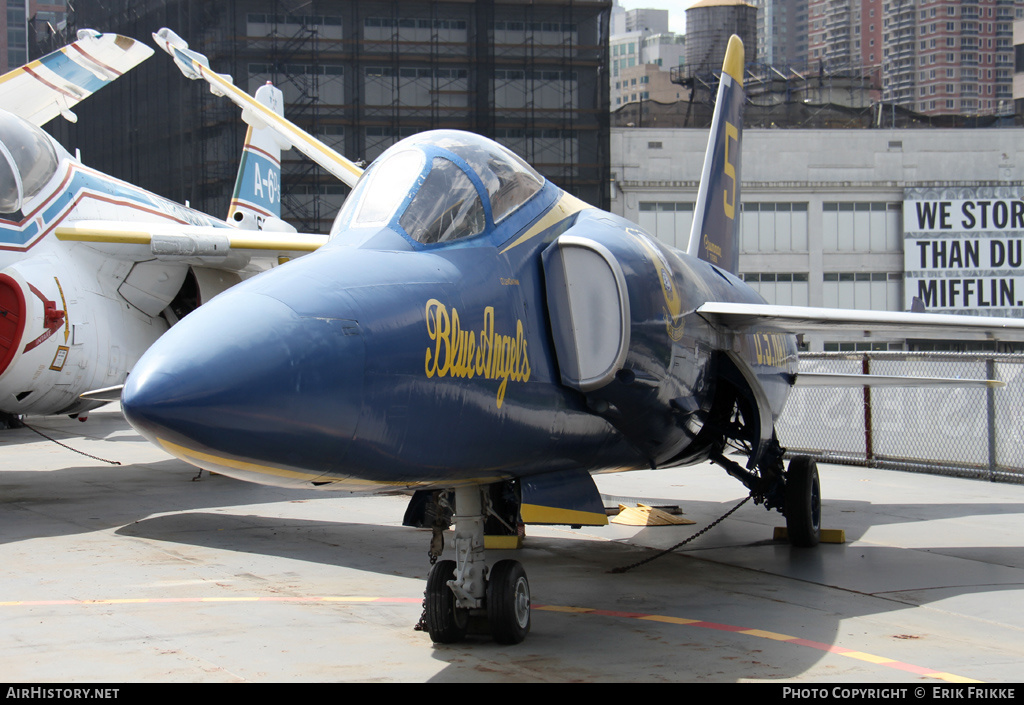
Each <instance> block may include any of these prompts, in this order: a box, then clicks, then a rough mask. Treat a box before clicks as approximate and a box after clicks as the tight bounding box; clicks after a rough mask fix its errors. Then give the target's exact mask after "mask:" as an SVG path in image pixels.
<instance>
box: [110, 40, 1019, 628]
mask: <svg viewBox="0 0 1024 705" xmlns="http://www.w3.org/2000/svg"><path fill="white" fill-rule="evenodd" d="M159 36H162V37H163V38H165V39H167V40H168V41H166V42H165V43H164V44H163V46H164V48H165V49H167V50H168V51H169V52H170V53H171V54H172V56H174V57H175V61H177V62H178V64H179V65H180V66H182V67H183V70H185V71H186V74H187V75H191V76H192V77H194V78H203V79H205V80H207V81H209V82H210V83H211V86H212V87H213V89H214V90H215V91H218V92H220V93H223V94H225V95H228V96H229V97H231V98H232V99H233V100H236V99H239V98H238V96H233V95H232V93H231V89H230V88H229V87H228V86H225V85H223V83H220V82H218V80H217V77H216V74H213V73H212V72H210V71H209V67H208V64H206V63H205V62H204V61H203V60H202V59H203V57H201V56H199V55H197V54H195V53H193V52H189V51H188V50H187V45H184V43H183V42H181V41H180V39H177V38H176V37H172V34H171V33H168V31H167V30H163V31H162V33H161V34H158V37H159ZM172 39H173V40H176V41H171V40H172ZM742 72H743V48H742V44H741V43H740V41H739V39H738V38H735V37H734V38H733V39H732V40H731V42H730V44H729V49H728V53H727V54H726V57H725V62H724V68H723V73H722V77H721V85H720V89H719V92H718V98H717V106H716V110H715V116H714V122H713V126H712V128H711V136H710V141H709V144H708V149H707V155H706V160H705V166H704V172H703V176H702V179H701V185H700V189H699V193H698V198H697V205H696V218H695V221H694V226H693V231H692V234H691V238H690V243H689V248H688V251H687V252H685V253H684V252H677V251H675V250H673V249H671V248H669V247H666V246H664V245H662V244H660V243H658V242H657V241H656V240H654V239H653V238H652V237H651V236H650V235H648V234H647V233H645V232H644V231H643V230H642V229H641V228H639V227H638V226H636V225H635V224H633V223H630V222H628V221H626V220H624V219H622V218H620V217H617V216H615V215H612V214H610V213H606V212H604V211H601V210H599V209H597V208H593V207H591V206H588V205H587V204H586V203H583V202H582V201H580V200H578V199H577V198H574V197H573V196H571V195H569V194H568V193H566V192H565V191H563V190H561V189H559V188H558V187H557V186H555V185H554V184H552V183H551V182H549V181H547V180H546V179H544V178H543V177H542V176H541V175H540V174H538V173H537V172H536V171H535V170H534V169H533V168H531V167H530V166H529V165H528V164H526V163H525V162H524V161H523V160H522V159H520V158H519V157H517V156H516V155H515V154H513V153H512V152H510V151H509V150H507V149H505V148H504V147H502V146H500V145H498V144H496V143H495V142H492V141H490V140H488V139H485V138H483V137H480V136H477V135H474V134H468V133H464V132H457V131H448V130H442V131H432V132H425V133H422V134H418V135H415V136H412V137H410V138H408V139H405V140H403V141H401V142H399V143H397V144H395V145H394V146H393V147H391V148H390V149H389V150H387V151H386V152H385V153H384V154H382V155H381V156H380V157H379V158H378V159H377V160H376V161H375V162H374V163H373V164H372V165H371V166H370V167H369V168H368V169H367V171H366V173H365V174H363V175H362V177H361V178H360V179H359V180H358V182H357V183H356V186H355V189H354V190H353V192H352V194H351V195H350V196H349V198H348V199H347V200H346V202H345V205H344V206H343V207H342V209H341V211H340V213H339V214H338V216H337V220H336V221H335V223H334V226H333V228H332V231H331V234H330V241H329V242H328V243H327V244H326V245H325V246H323V247H321V248H320V249H319V250H317V251H316V252H314V253H312V254H310V255H308V256H306V257H303V258H302V259H299V260H296V261H294V262H290V263H288V264H286V265H285V266H282V267H278V268H276V269H274V270H272V271H270V272H266V273H264V274H261V275H258V276H256V277H254V278H252V279H250V280H248V281H246V282H243V283H242V284H240V285H238V286H236V287H234V288H232V289H231V290H229V291H228V292H226V293H224V294H222V295H220V296H218V297H217V298H216V299H214V300H213V301H211V302H209V303H208V304H206V305H204V306H203V307H202V308H200V309H198V310H196V311H195V312H193V313H192V314H190V315H189V316H188V317H187V318H186V319H184V320H183V321H182V322H181V323H179V324H178V325H176V326H175V327H174V328H172V329H171V330H170V331H169V332H168V333H167V334H165V335H164V336H163V337H162V338H161V339H160V340H159V341H157V342H156V344H154V345H153V346H152V347H151V348H150V349H149V351H148V352H147V353H146V354H145V356H144V357H143V358H142V359H141V360H140V361H139V363H138V364H137V365H136V366H135V368H134V369H133V370H132V372H131V375H130V376H129V378H128V382H127V384H126V386H125V388H124V392H123V396H122V403H123V409H124V413H125V416H126V417H127V419H128V420H129V422H130V423H131V424H132V426H134V427H135V428H136V429H137V430H138V431H139V432H140V433H141V434H142V435H144V436H145V437H146V438H148V439H149V440H150V441H152V442H153V443H155V444H156V445H158V446H159V447H161V448H163V449H165V450H167V451H168V452H170V453H171V454H173V455H175V456H177V457H179V458H181V459H183V460H185V461H187V462H189V463H192V464H194V465H197V466H199V467H202V468H206V469H209V470H213V471H216V472H219V473H223V474H225V475H229V476H233V477H238V478H242V479H246V480H252V481H255V482H262V483H269V484H276V485H282V486H295V487H320V488H326V489H340V490H355V491H366V492H374V491H381V490H396V489H402V490H412V491H415V492H416V493H415V495H414V497H413V501H412V502H411V504H410V508H409V510H408V512H407V515H406V520H407V523H409V524H413V525H422V526H431V527H432V528H433V530H434V534H433V541H432V544H431V549H430V554H431V557H432V559H436V558H437V556H438V555H440V554H441V552H442V550H443V545H444V540H443V532H444V531H445V530H446V529H448V528H449V526H450V524H452V523H454V525H455V532H454V542H453V543H454V549H455V560H442V561H438V562H436V563H434V565H433V567H432V569H431V571H430V574H429V577H428V579H427V587H426V593H425V622H426V629H427V631H428V632H429V634H430V637H431V638H432V639H433V640H434V641H435V642H455V641H458V640H460V639H462V638H463V637H464V636H465V635H466V633H467V628H468V624H469V620H470V617H471V616H473V615H485V616H486V617H487V620H488V623H489V627H490V630H491V633H492V635H493V637H494V638H495V639H496V640H497V641H499V642H502V643H516V642H519V641H521V640H522V639H523V638H524V637H525V636H526V634H527V632H528V631H529V629H530V624H531V619H530V588H529V583H528V581H527V578H526V574H525V571H524V569H523V567H522V565H521V564H520V563H519V562H518V561H514V560H502V561H499V562H497V563H495V564H494V565H493V566H491V567H490V568H488V567H487V565H486V563H485V556H484V536H485V525H486V526H487V528H486V532H487V533H488V534H491V533H506V534H515V532H516V530H517V528H518V526H519V524H520V523H521V522H523V523H528V524H529V523H551V524H571V525H584V524H586V525H596V524H605V523H607V518H606V514H605V510H604V507H603V505H602V502H601V499H600V496H599V494H598V491H597V488H596V486H595V484H594V482H593V479H592V477H591V474H592V473H601V472H616V471H622V470H635V469H647V468H661V467H667V466H677V465H685V464H691V463H696V462H701V461H706V460H708V459H710V460H712V461H713V462H715V463H717V464H719V465H721V466H723V467H724V468H725V470H726V471H727V472H728V473H729V474H730V475H733V476H735V477H736V478H738V479H739V480H740V481H741V482H743V484H744V485H746V487H747V488H748V489H749V490H750V493H751V494H752V496H753V498H754V499H755V501H756V502H758V503H760V504H763V505H764V506H765V507H767V508H768V509H775V510H778V511H780V512H782V514H783V515H784V516H785V518H786V523H787V526H788V529H789V535H790V537H791V540H792V542H793V543H795V544H797V545H801V546H810V545H814V544H816V543H817V542H818V540H819V527H820V516H821V514H820V513H821V504H820V490H819V480H818V473H817V468H816V466H815V463H814V462H813V461H812V460H810V459H808V458H795V459H793V460H792V461H791V462H790V463H789V466H788V468H786V467H785V466H784V463H783V454H784V449H783V448H782V447H780V445H779V442H778V440H777V438H776V435H775V432H774V426H775V423H776V421H777V420H778V419H779V415H780V414H781V412H782V409H783V404H784V403H785V400H786V396H787V393H788V392H789V390H790V388H791V387H792V386H793V385H794V384H799V383H809V384H830V385H864V384H866V383H868V382H869V380H867V379H865V378H864V377H862V376H841V375H820V376H813V375H804V374H800V375H798V374H797V343H796V339H795V336H794V334H793V332H792V331H794V330H799V329H804V330H806V329H813V328H819V329H821V328H824V329H828V330H836V329H847V330H855V331H861V332H863V331H865V330H872V329H884V330H889V331H892V330H898V331H899V332H900V333H901V334H904V335H907V334H913V335H927V336H942V337H946V336H953V335H966V334H970V335H980V336H993V335H995V336H999V335H1005V336H1007V337H1013V338H1017V339H1020V338H1021V337H1022V336H1024V321H1020V320H1009V319H999V318H976V317H957V316H941V315H929V314H909V313H907V314H902V313H878V312H869V311H837V310H828V309H809V308H800V307H786V306H771V305H768V304H766V303H765V302H764V300H763V299H761V298H760V297H759V296H758V295H757V294H756V293H755V292H754V291H753V290H752V289H750V288H749V287H748V286H747V285H745V284H744V283H743V281H742V280H741V279H739V278H738V277H737V276H736V270H737V259H738V251H737V239H736V238H737V225H738V222H737V218H736V215H737V213H738V210H739V203H740V200H739V198H740V193H739V192H740V142H741V114H742V107H743V99H744V98H743V90H742V77H743V73H742ZM235 90H237V89H235ZM289 125H290V124H285V123H283V122H282V123H280V124H279V125H277V127H275V128H274V129H276V130H277V131H278V133H279V134H280V135H282V136H283V137H284V138H286V139H294V140H295V142H294V143H293V144H295V145H296V146H299V144H303V143H304V144H306V147H307V149H306V150H305V152H306V153H307V154H310V155H311V156H312V157H313V158H314V159H321V158H322V159H324V162H325V165H329V164H331V163H336V160H334V158H333V157H331V158H330V159H327V158H324V157H323V155H322V154H319V151H320V148H319V147H316V148H310V146H309V145H310V144H311V143H309V142H308V140H307V139H306V138H305V137H303V136H302V135H297V134H296V133H295V132H294V130H295V129H297V128H294V126H289ZM289 135H290V136H289ZM870 382H871V383H874V384H884V383H899V384H908V383H909V384H942V383H948V382H949V380H935V379H931V380H913V381H910V382H908V381H907V380H903V379H900V380H894V379H887V378H877V377H872V378H871V380H870ZM956 383H959V384H964V383H965V382H964V381H963V380H958V381H957V382H956ZM977 383H979V384H988V382H987V381H985V380H978V381H977ZM729 448H733V449H738V450H739V451H741V452H742V453H743V454H745V455H746V456H747V460H746V463H745V464H740V463H737V462H736V461H735V460H733V459H731V458H729V457H726V455H725V453H726V451H727V449H729Z"/></svg>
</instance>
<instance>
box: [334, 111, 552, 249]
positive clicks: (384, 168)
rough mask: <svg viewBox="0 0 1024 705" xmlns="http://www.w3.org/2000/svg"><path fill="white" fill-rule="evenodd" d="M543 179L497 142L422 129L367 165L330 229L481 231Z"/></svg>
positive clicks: (439, 236) (447, 238)
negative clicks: (369, 228)
mask: <svg viewBox="0 0 1024 705" xmlns="http://www.w3.org/2000/svg"><path fill="white" fill-rule="evenodd" d="M543 186H544V177H542V176H541V175H540V174H538V173H537V172H536V171H535V170H534V169H533V168H532V167H530V165H528V164H527V163H526V162H524V161H523V160H522V159H520V158H519V157H517V156H516V155H515V154H513V153H512V152H510V151H509V150H507V149H505V148H504V147H502V146H501V145H499V144H497V143H496V142H492V141H491V140H489V139H487V138H485V137H480V136H479V135H474V134H472V133H469V132H460V131H457V130H432V131H430V132H422V133H420V134H417V135H414V136H412V137H409V138H407V139H404V140H402V141H401V142H399V143H398V144H396V145H394V146H393V147H391V148H390V149H388V150H387V151H386V152H384V154H382V155H381V156H380V157H378V158H377V160H376V161H375V162H374V163H373V164H372V165H371V166H370V168H369V169H367V170H366V173H365V174H363V176H362V178H361V179H360V180H359V183H358V184H356V188H355V190H354V191H353V192H352V193H351V195H349V197H348V199H347V200H346V201H345V205H344V206H343V207H342V209H341V212H340V213H339V214H338V217H337V219H336V220H335V222H334V227H333V228H332V229H331V237H332V238H334V237H335V236H337V235H338V234H339V233H342V232H344V231H345V230H348V229H355V228H366V227H391V228H392V229H394V230H398V231H400V232H402V233H404V234H405V235H407V236H408V237H409V238H411V239H412V240H414V241H415V242H418V243H420V244H423V245H432V244H436V243H445V242H452V241H455V240H461V239H464V238H467V237H473V236H475V235H480V234H482V233H484V232H487V231H488V230H489V229H491V228H493V227H494V226H495V225H497V224H500V223H501V222H503V221H504V220H505V219H506V218H507V217H508V216H509V215H511V214H512V213H514V212H515V211H516V210H517V209H518V208H519V207H520V206H522V205H523V204H524V203H526V202H527V201H529V200H530V198H532V197H533V196H534V194H536V193H537V192H538V191H540V189H541V188H542V187H543Z"/></svg>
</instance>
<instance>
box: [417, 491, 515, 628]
mask: <svg viewBox="0 0 1024 705" xmlns="http://www.w3.org/2000/svg"><path fill="white" fill-rule="evenodd" d="M485 518H486V517H485V514H484V507H483V502H482V499H481V488H480V487H479V486H471V487H460V488H458V489H456V490H455V516H454V520H455V554H456V555H455V558H456V560H454V561H450V560H446V561H438V562H437V563H436V564H434V567H433V568H431V570H430V575H429V576H428V577H427V590H426V593H425V604H424V608H425V615H424V616H425V621H426V630H427V632H428V633H429V634H430V638H431V639H432V640H433V641H434V642H435V643H438V644H452V643H455V642H458V641H462V639H464V638H465V636H466V634H467V632H468V630H469V623H470V618H471V617H477V616H486V618H487V622H488V625H489V627H490V630H491V636H492V637H493V638H494V640H495V641H497V642H498V643H500V644H518V643H519V642H521V641H522V640H523V639H525V638H526V635H527V634H528V633H529V631H530V583H529V581H527V579H526V571H525V570H523V566H522V565H521V564H520V563H519V561H513V560H503V561H498V562H497V563H495V564H494V566H493V567H492V568H491V570H490V572H489V573H488V570H487V566H486V563H485V562H484V519H485Z"/></svg>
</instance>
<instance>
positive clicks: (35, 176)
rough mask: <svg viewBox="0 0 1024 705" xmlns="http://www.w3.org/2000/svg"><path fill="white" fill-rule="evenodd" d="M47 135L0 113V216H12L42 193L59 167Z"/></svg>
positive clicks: (54, 149) (56, 152)
mask: <svg viewBox="0 0 1024 705" xmlns="http://www.w3.org/2000/svg"><path fill="white" fill-rule="evenodd" d="M57 149H58V148H57V146H56V145H55V143H54V142H53V140H52V139H50V137H49V135H47V134H46V133H45V132H43V131H42V130H41V129H40V128H38V127H36V126H35V125H33V124H32V123H30V122H27V121H25V120H23V119H21V118H19V117H17V116H16V115H12V114H11V113H8V112H7V111H4V110H0V213H16V212H18V210H20V209H21V208H22V206H23V205H24V204H25V203H26V202H28V201H29V200H30V199H31V198H32V197H33V196H35V195H36V194H37V193H39V191H40V190H42V188H43V186H45V185H46V182H48V181H49V180H50V178H51V177H52V176H53V174H54V172H56V171H57V167H58V166H59V165H60V159H61V154H59V153H58V151H57Z"/></svg>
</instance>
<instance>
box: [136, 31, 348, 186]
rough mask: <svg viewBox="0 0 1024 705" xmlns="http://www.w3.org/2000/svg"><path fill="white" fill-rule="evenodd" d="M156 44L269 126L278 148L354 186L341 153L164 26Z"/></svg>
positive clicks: (189, 73)
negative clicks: (257, 97) (265, 102)
mask: <svg viewBox="0 0 1024 705" xmlns="http://www.w3.org/2000/svg"><path fill="white" fill-rule="evenodd" d="M153 39H154V40H155V41H156V43H157V45H158V46H159V47H160V48H161V49H163V50H164V51H166V52H167V53H168V54H170V55H171V57H172V58H173V59H174V63H175V64H177V65H178V68H179V69H181V72H182V73H183V74H185V76H186V77H187V78H191V79H193V80H198V79H203V80H204V81H206V82H207V83H209V84H210V92H211V93H213V94H214V95H219V96H224V97H226V98H228V99H229V100H231V102H233V103H234V104H235V105H237V106H238V107H240V108H241V109H242V119H243V120H244V121H245V122H246V124H249V125H252V126H253V127H255V128H260V127H269V128H270V129H271V130H273V131H274V132H275V133H276V134H277V136H278V137H279V138H280V139H281V140H282V147H285V148H287V146H292V147H295V148H296V149H297V150H299V151H300V152H302V153H303V154H304V155H306V156H307V157H309V158H310V159H312V160H313V161H314V162H316V163H317V164H319V165H320V166H322V167H323V168H324V169H326V170H327V171H329V172H330V173H331V174H333V175H334V176H336V177H338V178H339V179H341V180H342V181H343V182H344V183H346V184H348V185H349V186H355V184H356V181H358V180H359V177H360V176H361V175H362V173H363V170H362V169H361V168H360V167H358V166H356V165H355V164H354V163H352V162H350V161H349V160H348V159H346V158H345V157H343V156H341V155H340V154H338V153H337V152H335V151H334V150H333V149H331V148H330V147H328V146H327V145H326V144H324V143H323V142H321V141H320V140H318V139H317V138H315V137H313V136H312V135H310V134H309V133H308V132H306V131H305V130H303V129H302V128H300V127H298V126H297V125H295V124H294V123H293V122H291V121H289V120H287V119H286V118H284V117H283V116H281V115H278V114H277V113H275V112H274V111H273V110H270V109H269V108H267V107H266V106H265V105H263V104H261V103H259V102H257V101H256V100H255V99H253V98H252V96H250V95H249V94H248V93H246V92H245V91H243V90H241V89H239V88H238V87H237V86H235V84H234V82H233V80H232V78H231V76H227V75H224V74H219V73H216V72H215V71H213V70H212V69H211V68H210V61H209V59H207V58H206V57H205V56H203V55H202V54H200V53H198V52H195V51H192V50H190V49H189V48H188V43H187V42H186V41H185V40H184V39H182V38H181V37H179V36H178V35H177V34H175V33H174V32H173V31H171V30H170V29H167V28H166V27H165V28H164V29H161V30H160V31H159V32H156V33H155V34H154V35H153Z"/></svg>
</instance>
